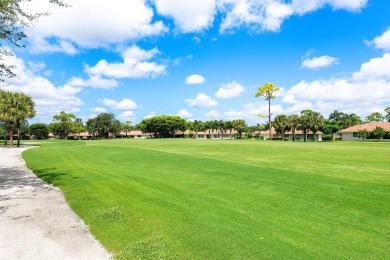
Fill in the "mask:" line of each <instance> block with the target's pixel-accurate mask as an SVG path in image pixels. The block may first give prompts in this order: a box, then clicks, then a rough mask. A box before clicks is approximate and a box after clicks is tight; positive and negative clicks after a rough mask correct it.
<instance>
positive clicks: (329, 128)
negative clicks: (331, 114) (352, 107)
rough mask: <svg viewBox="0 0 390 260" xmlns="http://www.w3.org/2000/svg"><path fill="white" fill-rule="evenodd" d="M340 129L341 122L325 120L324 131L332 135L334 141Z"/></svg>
mask: <svg viewBox="0 0 390 260" xmlns="http://www.w3.org/2000/svg"><path fill="white" fill-rule="evenodd" d="M339 130H340V127H339V124H338V122H337V121H336V120H325V124H324V133H325V134H328V135H332V141H334V134H335V133H337V132H338V131H339Z"/></svg>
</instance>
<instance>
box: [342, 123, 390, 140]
mask: <svg viewBox="0 0 390 260" xmlns="http://www.w3.org/2000/svg"><path fill="white" fill-rule="evenodd" d="M376 127H383V129H385V131H386V132H390V122H372V123H366V124H360V125H355V126H352V127H349V128H346V129H343V130H341V131H339V133H340V134H341V138H342V139H343V140H345V141H353V140H359V137H358V132H359V131H362V130H367V131H368V132H372V131H374V129H375V128H376Z"/></svg>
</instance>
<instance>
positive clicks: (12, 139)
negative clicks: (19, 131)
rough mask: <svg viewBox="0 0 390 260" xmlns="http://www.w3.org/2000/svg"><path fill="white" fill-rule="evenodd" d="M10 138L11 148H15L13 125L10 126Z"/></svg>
mask: <svg viewBox="0 0 390 260" xmlns="http://www.w3.org/2000/svg"><path fill="white" fill-rule="evenodd" d="M9 132H10V136H9V146H10V147H11V148H13V147H14V127H13V125H11V126H10V131H9Z"/></svg>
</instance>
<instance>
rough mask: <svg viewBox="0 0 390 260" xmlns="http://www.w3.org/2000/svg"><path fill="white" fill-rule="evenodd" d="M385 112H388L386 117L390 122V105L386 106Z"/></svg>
mask: <svg viewBox="0 0 390 260" xmlns="http://www.w3.org/2000/svg"><path fill="white" fill-rule="evenodd" d="M385 112H386V115H385V119H386V120H387V122H390V107H386V108H385Z"/></svg>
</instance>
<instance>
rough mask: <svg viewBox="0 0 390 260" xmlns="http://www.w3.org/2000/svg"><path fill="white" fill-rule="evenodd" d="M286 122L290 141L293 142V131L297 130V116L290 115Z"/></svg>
mask: <svg viewBox="0 0 390 260" xmlns="http://www.w3.org/2000/svg"><path fill="white" fill-rule="evenodd" d="M288 121H289V124H290V127H291V131H292V140H293V141H294V142H295V130H297V129H298V128H299V116H297V115H291V116H289V117H288Z"/></svg>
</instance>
